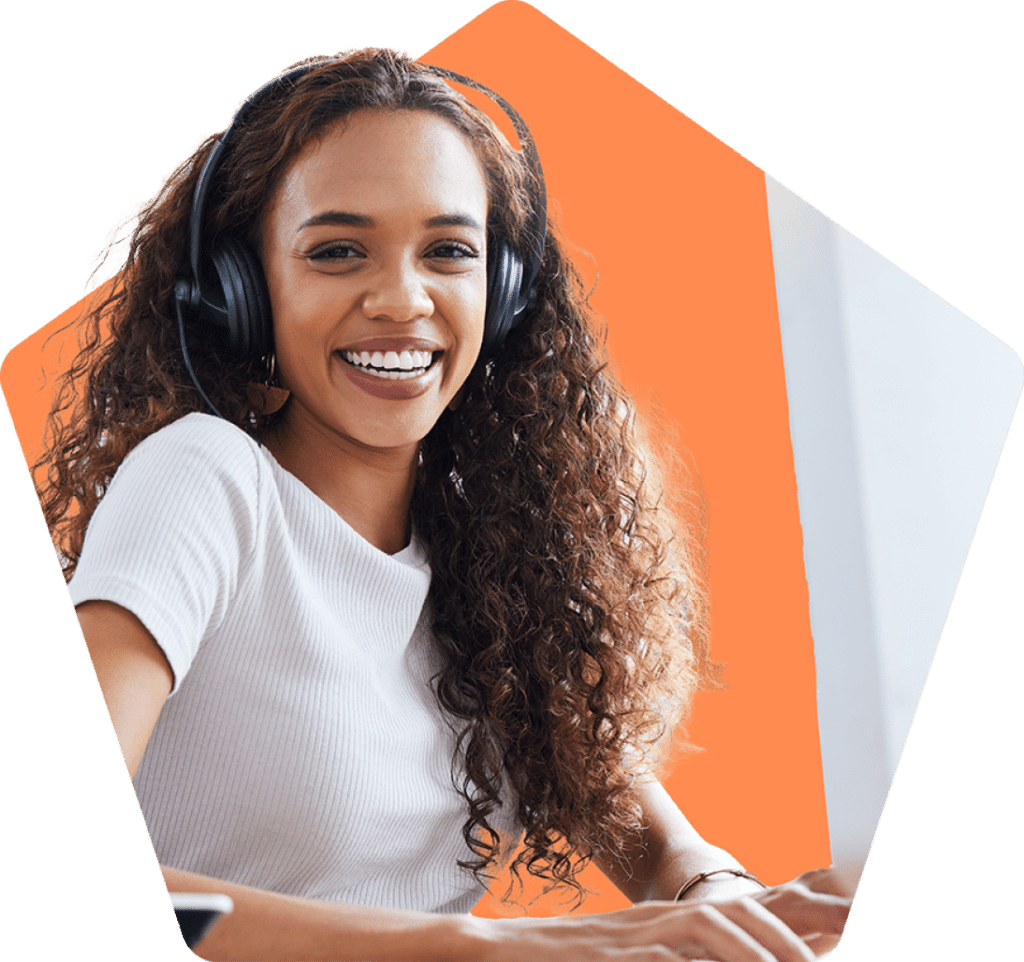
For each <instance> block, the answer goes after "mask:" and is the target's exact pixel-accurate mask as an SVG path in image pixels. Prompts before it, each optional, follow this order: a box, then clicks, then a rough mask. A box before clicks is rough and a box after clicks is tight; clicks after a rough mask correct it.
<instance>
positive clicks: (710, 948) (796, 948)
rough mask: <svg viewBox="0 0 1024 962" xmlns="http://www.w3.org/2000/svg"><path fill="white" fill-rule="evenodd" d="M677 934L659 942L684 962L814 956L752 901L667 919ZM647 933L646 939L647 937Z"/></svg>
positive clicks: (795, 961) (800, 960)
mask: <svg viewBox="0 0 1024 962" xmlns="http://www.w3.org/2000/svg"><path fill="white" fill-rule="evenodd" d="M666 921H667V922H668V924H669V925H672V926H674V927H675V928H676V929H677V930H678V931H677V933H676V934H670V933H666V932H662V933H659V934H658V936H657V938H658V941H661V942H663V944H667V945H669V946H670V947H671V948H672V949H673V950H674V951H675V952H677V953H679V954H680V955H681V956H683V957H684V958H687V959H713V960H716V962H811V960H813V959H814V955H813V953H812V952H811V951H810V950H809V949H808V948H807V947H806V946H805V945H804V944H803V942H802V941H801V940H800V939H799V938H798V937H797V936H796V935H795V934H794V933H793V932H791V931H790V930H789V929H788V928H786V926H785V925H784V924H783V923H782V922H781V921H780V920H779V919H778V918H777V917H776V916H774V915H772V913H771V912H769V911H768V910H767V909H765V908H763V907H762V906H760V905H758V904H757V903H756V902H754V901H753V900H752V899H738V900H736V901H733V902H716V903H704V904H702V905H699V906H693V907H691V908H690V909H689V910H688V911H687V914H686V916H685V917H683V916H682V915H678V916H676V917H675V918H671V917H669V918H668V919H667V920H666ZM650 934H652V933H649V934H648V935H647V937H648V938H649V937H650Z"/></svg>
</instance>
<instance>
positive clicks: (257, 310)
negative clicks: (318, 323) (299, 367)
mask: <svg viewBox="0 0 1024 962" xmlns="http://www.w3.org/2000/svg"><path fill="white" fill-rule="evenodd" d="M210 263H211V264H212V266H213V271H212V272H208V274H207V275H204V278H203V289H202V294H201V301H200V306H199V320H200V322H201V323H202V324H204V325H209V326H211V327H214V328H217V329H218V330H219V332H220V335H221V338H222V343H223V345H224V351H225V353H227V354H229V355H231V356H232V357H235V358H239V359H249V360H258V359H259V358H261V357H264V356H266V355H267V354H269V353H271V351H272V350H273V338H272V336H271V327H272V325H271V315H270V295H269V293H268V292H267V282H266V280H265V278H264V276H263V266H262V265H261V264H260V262H259V260H258V259H257V257H256V255H255V254H253V253H252V251H250V250H249V248H248V247H246V246H245V244H243V243H242V242H241V241H238V240H236V239H235V238H233V237H222V238H218V239H217V241H216V242H215V243H214V245H213V250H212V251H211V253H210ZM213 273H215V274H216V279H214V278H213V277H212V276H209V275H210V274H213Z"/></svg>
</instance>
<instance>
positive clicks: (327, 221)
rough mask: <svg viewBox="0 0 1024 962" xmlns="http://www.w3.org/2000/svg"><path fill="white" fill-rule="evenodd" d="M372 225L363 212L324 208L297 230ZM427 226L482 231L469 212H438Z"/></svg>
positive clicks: (370, 218) (478, 222)
mask: <svg viewBox="0 0 1024 962" xmlns="http://www.w3.org/2000/svg"><path fill="white" fill-rule="evenodd" d="M325 225H329V226H332V227H373V226H374V220H373V218H372V217H367V216H366V215H365V214H353V213H350V212H349V211H346V210H325V211H324V212H323V213H321V214H314V215H313V216H312V217H309V218H307V219H306V220H304V221H303V222H302V223H301V224H299V228H298V229H299V230H305V229H306V228H307V227H323V226H325ZM424 226H425V227H427V228H432V227H471V228H473V229H474V230H479V231H482V230H483V229H484V228H483V225H482V224H481V223H480V221H478V220H477V219H476V218H475V217H472V216H471V215H469V214H439V215H438V216H437V217H431V218H430V219H429V220H427V221H426V222H425V223H424Z"/></svg>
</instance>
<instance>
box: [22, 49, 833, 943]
mask: <svg viewBox="0 0 1024 962" xmlns="http://www.w3.org/2000/svg"><path fill="white" fill-rule="evenodd" d="M451 79H454V80H456V81H459V82H463V83H469V84H472V81H467V80H466V79H465V78H458V77H455V76H454V75H451V74H447V73H446V72H444V71H440V70H438V69H436V68H431V67H427V66H424V65H421V64H417V63H414V62H411V61H409V60H407V59H404V58H401V57H398V56H396V55H394V54H392V53H390V52H387V51H373V50H371V51H362V52H359V53H355V54H350V55H346V56H343V57H338V58H332V59H325V60H318V61H312V62H309V63H307V64H304V65H303V66H301V67H300V68H298V69H296V70H293V71H292V72H290V73H288V74H285V75H284V76H283V77H282V78H279V79H278V80H276V81H274V82H272V83H271V84H270V85H268V86H267V87H266V88H264V89H263V90H262V91H259V92H258V93H257V94H256V95H255V96H254V97H253V98H250V100H249V101H248V102H247V104H246V106H245V107H243V109H242V111H241V112H240V113H239V115H238V116H237V117H236V119H235V121H234V123H233V124H232V126H231V127H230V128H229V130H228V131H227V132H226V133H225V134H223V135H222V136H221V137H219V138H211V139H210V141H208V142H207V143H206V144H204V145H203V146H202V147H201V148H200V149H199V150H198V151H197V152H196V154H195V156H194V157H193V158H191V159H190V160H189V161H187V162H186V163H185V164H184V165H183V166H182V167H181V168H180V169H179V170H178V171H177V172H176V173H175V174H174V175H173V176H172V178H171V179H170V181H169V182H168V184H167V186H166V188H165V189H164V191H163V192H162V193H161V194H160V196H158V197H157V198H156V199H155V200H154V201H153V202H152V203H151V204H150V205H149V206H147V207H146V208H145V209H144V210H143V212H142V214H141V216H140V220H139V225H138V227H137V229H136V231H135V233H134V235H133V238H132V243H131V247H130V250H129V255H128V259H127V263H126V265H125V269H124V270H123V271H122V273H121V274H120V275H119V278H118V280H117V284H116V286H115V288H114V290H113V292H112V293H111V294H110V296H109V297H108V298H107V300H106V301H105V302H104V303H103V304H102V305H100V306H98V307H97V308H96V309H95V310H94V312H93V314H92V315H91V317H90V319H89V320H90V324H91V327H90V330H91V337H90V338H88V340H87V342H86V344H85V347H84V349H83V350H82V352H81V353H80V355H79V356H78V358H77V359H76V360H75V362H74V364H73V365H72V367H71V369H70V371H69V372H68V374H67V375H66V377H65V379H64V382H63V386H62V390H61V392H60V394H59V397H58V400H57V403H56V407H55V409H54V412H53V415H52V417H51V425H50V426H51V437H50V446H49V451H48V453H47V455H46V456H45V457H44V460H43V462H42V463H41V465H40V466H41V467H45V468H46V470H47V480H46V482H45V484H44V485H43V487H42V489H41V492H40V496H41V499H42V501H43V504H44V509H45V511H46V515H47V520H48V522H49V524H50V526H51V531H52V533H53V537H54V540H55V543H56V545H57V547H58V551H59V553H60V556H61V558H62V561H63V564H64V567H65V572H66V574H67V576H68V578H69V581H70V589H71V593H72V597H73V600H74V601H75V604H76V605H77V608H78V613H79V618H80V621H81V624H82V629H83V633H84V635H85V638H86V641H87V643H88V646H89V650H90V653H91V655H92V657H93V661H94V664H95V666H96V671H97V675H98V677H99V680H100V684H101V687H102V688H103V692H104V696H105V698H106V701H107V705H108V707H109V709H110V714H111V718H112V721H113V723H114V727H115V730H116V731H117V734H118V738H119V739H120V743H121V746H122V748H123V750H124V754H125V758H126V761H127V763H128V767H129V769H130V771H131V772H132V775H133V778H134V781H135V787H136V791H137V793H138V796H139V801H140V805H141V807H142V810H143V812H144V814H145V817H146V822H147V825H148V827H149V830H150V834H151V836H152V838H153V843H154V847H155V849H156V852H157V855H158V857H159V858H160V861H161V863H162V865H163V866H164V874H165V878H166V880H167V884H168V887H169V888H170V889H171V890H172V891H203V892H222V893H225V894H227V895H230V896H231V898H232V899H233V900H234V903H235V911H234V912H233V913H232V914H231V915H230V916H229V917H228V918H227V919H225V920H224V921H222V922H221V923H219V924H218V925H217V926H216V927H215V928H214V930H213V931H212V932H211V934H210V935H209V936H207V937H206V938H205V939H204V941H203V942H202V944H201V946H200V949H199V951H200V953H201V954H202V955H204V956H205V957H207V958H211V959H213V958H222V959H300V958H301V959H364V960H365V959H381V960H386V959H395V960H399V959H416V960H421V962H422V960H429V959H445V960H453V959H472V960H483V962H486V960H504V959H522V958H524V957H529V958H532V959H536V960H538V962H544V960H552V962H554V960H577V959H586V960H588V962H589V960H592V959H605V958H607V959H611V958H615V959H617V960H619V962H636V960H640V959H652V958H656V959H674V960H678V959H686V958H702V959H719V960H725V962H751V960H759V962H771V960H773V959H775V960H786V962H791V960H806V959H810V958H812V957H813V953H814V951H815V950H818V949H820V948H822V947H823V946H827V945H828V944H830V943H831V941H834V939H835V937H836V936H837V934H838V933H839V932H840V931H841V929H842V925H843V920H844V919H845V915H846V911H847V909H848V904H849V903H848V900H846V899H845V898H843V897H841V896H840V895H839V894H838V893H837V892H836V887H835V886H836V883H835V882H834V880H833V879H832V878H831V876H830V875H828V874H827V873H809V874H808V875H806V876H802V877H801V878H800V879H798V880H797V881H796V882H794V883H790V884H789V885H786V886H781V887H778V888H774V889H765V888H764V887H763V886H761V884H760V883H759V882H757V880H756V879H753V878H752V877H751V876H749V875H747V874H746V873H745V872H744V871H743V869H742V867H741V866H739V865H738V863H736V862H735V860H733V859H732V858H731V857H730V856H729V855H728V854H727V853H725V852H723V851H721V850H720V849H717V848H715V847H714V846H712V845H710V844H708V843H707V842H705V841H704V840H703V839H701V838H700V836H698V835H697V833H696V832H695V831H694V830H693V829H692V828H691V826H690V825H689V823H688V822H687V820H686V819H685V817H684V816H683V815H682V813H681V812H680V811H679V809H678V808H677V807H676V806H675V804H674V803H673V802H672V801H671V800H670V799H669V797H668V795H667V794H666V793H665V791H664V790H663V789H662V788H661V786H660V785H659V783H658V782H657V780H656V773H657V767H658V764H659V761H660V759H661V758H662V757H663V755H664V752H665V749H666V743H667V740H668V735H669V734H670V732H671V730H672V729H673V727H674V726H675V724H676V723H677V722H678V720H679V719H680V718H681V717H683V716H684V715H685V713H686V711H687V710H688V707H689V702H690V697H691V695H692V693H693V691H694V690H695V688H696V687H698V686H699V685H700V684H701V683H704V682H706V681H708V679H709V675H710V672H709V666H708V662H707V656H706V646H705V641H704V606H703V601H702V595H701V591H700V586H699V584H698V583H697V582H696V580H695V579H694V578H693V576H692V573H691V570H690V566H689V564H688V558H687V554H686V550H685V541H684V540H683V539H682V538H673V535H672V531H671V526H670V524H669V519H668V518H667V517H666V515H665V513H664V511H663V510H662V509H661V507H660V505H659V498H658V492H657V491H656V490H652V488H651V484H650V482H649V481H648V466H649V465H650V464H651V461H650V455H649V454H646V453H645V452H643V451H642V449H641V447H640V445H639V444H638V442H637V439H636V436H635V432H634V423H633V414H632V406H631V404H630V401H629V399H628V398H627V397H626V396H625V395H624V394H623V392H622V390H621V389H620V388H619V387H618V385H617V384H616V383H615V381H614V380H613V379H612V378H611V376H610V375H609V373H608V371H607V368H606V361H605V358H604V357H603V355H602V352H601V351H600V349H599V347H598V345H597V343H596V342H595V339H594V336H593V335H592V334H591V331H590V327H589V316H588V311H587V308H586V301H585V297H584V294H583V292H582V290H581V285H580V283H579V281H578V278H577V276H576V274H575V272H574V271H573V268H572V265H571V262H570V261H569V259H568V258H567V257H566V255H565V252H564V250H563V247H562V244H561V243H560V242H559V240H558V239H557V237H556V236H555V234H554V232H553V231H549V230H547V228H546V213H545V210H546V200H545V194H544V186H543V177H542V174H541V169H540V164H539V160H538V159H537V157H536V153H535V150H534V147H533V144H532V141H531V140H530V137H529V132H528V131H527V130H526V128H525V126H523V125H522V124H521V121H519V119H518V117H517V116H515V115H514V114H510V116H512V118H513V120H514V123H515V125H516V127H517V131H518V132H519V137H520V143H521V147H522V149H521V150H519V151H517V150H514V149H513V148H512V147H511V146H510V145H509V144H508V143H507V142H506V141H505V140H504V138H503V137H502V136H501V134H500V133H499V132H498V130H497V128H496V127H495V126H494V125H493V124H492V123H491V121H490V120H488V118H487V117H486V116H485V115H484V114H483V113H482V112H480V111H479V110H477V109H476V108H474V107H473V106H471V105H470V104H469V103H468V102H467V101H466V100H465V99H464V98H463V97H462V96H461V95H459V94H458V93H456V92H455V91H454V90H453V89H452V87H451V86H449V84H448V83H447V82H446V81H447V80H451ZM498 102H499V104H501V105H502V107H503V109H509V108H507V105H504V103H503V102H501V101H500V99H498ZM104 324H109V331H110V334H109V336H104V334H103V325H104ZM207 412H210V413H207ZM591 860H593V861H595V862H596V863H597V864H598V865H599V866H600V867H601V868H602V869H603V870H604V871H605V872H606V873H607V874H608V876H609V877H610V878H611V879H612V881H613V882H614V883H615V884H616V885H617V886H618V887H619V888H620V889H621V890H622V892H623V893H624V894H625V895H626V896H627V897H628V898H630V899H631V900H633V901H636V902H639V901H643V902H646V903H648V904H645V905H642V906H634V907H633V908H630V909H626V910H624V911H621V912H615V913H609V914H605V915H601V916H595V917H590V918H587V917H574V918H566V919H550V920H549V919H540V920H535V919H528V918H522V919H515V920H487V919H477V918H474V917H473V916H471V915H469V914H468V913H469V910H470V909H471V908H472V907H473V905H474V904H475V902H476V901H477V900H478V899H479V898H480V896H481V894H482V893H483V891H484V889H485V887H486V884H487V882H488V881H489V879H491V878H492V877H493V876H494V875H495V874H496V873H497V872H498V871H499V870H501V869H502V868H505V867H509V866H510V869H511V872H512V875H513V878H519V877H521V876H522V874H524V873H526V874H529V875H533V876H537V877H540V878H542V879H546V880H547V881H549V882H550V883H551V884H553V885H558V886H563V887H565V888H567V889H569V890H570V891H572V892H575V893H577V894H580V895H582V893H581V891H580V884H579V881H578V879H577V875H578V873H579V871H580V870H581V869H582V867H583V866H585V865H586V864H587V863H588V862H590V861H591ZM510 894H512V893H511V892H510ZM677 898H681V899H682V902H681V903H680V902H679V901H677V900H676V899H677ZM711 899H714V901H711Z"/></svg>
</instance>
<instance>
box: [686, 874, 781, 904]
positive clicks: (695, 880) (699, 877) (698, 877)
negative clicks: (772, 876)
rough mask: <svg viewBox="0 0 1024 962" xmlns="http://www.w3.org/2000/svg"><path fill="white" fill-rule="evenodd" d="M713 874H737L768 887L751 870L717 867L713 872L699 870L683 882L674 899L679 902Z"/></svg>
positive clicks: (738, 876) (762, 886)
mask: <svg viewBox="0 0 1024 962" xmlns="http://www.w3.org/2000/svg"><path fill="white" fill-rule="evenodd" d="M712 875H735V876H736V877H737V878H748V879H750V881H751V882H757V884H758V885H760V886H761V888H763V889H766V888H768V886H767V885H765V884H764V882H762V881H761V880H760V879H759V878H758V877H757V876H756V875H751V874H750V873H749V872H744V871H743V870H742V869H738V868H716V869H715V870H714V871H712V872H698V873H697V874H696V875H694V876H693V878H691V879H688V880H687V881H685V882H684V883H683V887H682V888H681V889H680V890H679V891H678V892H676V897H675V898H674V899H673V900H672V901H674V902H678V901H679V900H680V899H682V897H683V896H684V895H685V894H686V893H687V892H689V891H690V889H692V888H693V887H694V886H695V885H699V884H700V883H701V882H703V881H704V880H705V879H708V878H711V876H712Z"/></svg>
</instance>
